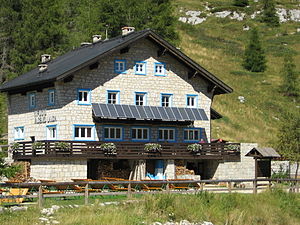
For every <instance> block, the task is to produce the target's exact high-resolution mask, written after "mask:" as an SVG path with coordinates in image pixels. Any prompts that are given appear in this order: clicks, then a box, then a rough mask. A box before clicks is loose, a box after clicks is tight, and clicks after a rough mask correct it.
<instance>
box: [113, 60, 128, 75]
mask: <svg viewBox="0 0 300 225" xmlns="http://www.w3.org/2000/svg"><path fill="white" fill-rule="evenodd" d="M125 72H126V61H125V60H121V59H116V60H115V73H125Z"/></svg>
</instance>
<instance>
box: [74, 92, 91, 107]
mask: <svg viewBox="0 0 300 225" xmlns="http://www.w3.org/2000/svg"><path fill="white" fill-rule="evenodd" d="M77 102H78V105H90V104H91V90H90V89H78V96H77Z"/></svg>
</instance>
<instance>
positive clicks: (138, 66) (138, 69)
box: [134, 62, 146, 75]
mask: <svg viewBox="0 0 300 225" xmlns="http://www.w3.org/2000/svg"><path fill="white" fill-rule="evenodd" d="M134 71H135V74H137V75H146V62H135V66H134Z"/></svg>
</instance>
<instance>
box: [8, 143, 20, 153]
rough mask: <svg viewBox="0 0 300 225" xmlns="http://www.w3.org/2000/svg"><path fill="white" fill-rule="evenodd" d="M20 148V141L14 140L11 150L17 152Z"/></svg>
mask: <svg viewBox="0 0 300 225" xmlns="http://www.w3.org/2000/svg"><path fill="white" fill-rule="evenodd" d="M19 148H20V144H19V143H18V142H13V143H11V145H10V150H11V151H13V152H15V151H17V150H18V149H19Z"/></svg>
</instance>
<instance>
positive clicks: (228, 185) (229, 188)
mask: <svg viewBox="0 0 300 225" xmlns="http://www.w3.org/2000/svg"><path fill="white" fill-rule="evenodd" d="M227 188H228V192H229V193H231V188H232V187H231V181H228V182H227Z"/></svg>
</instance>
